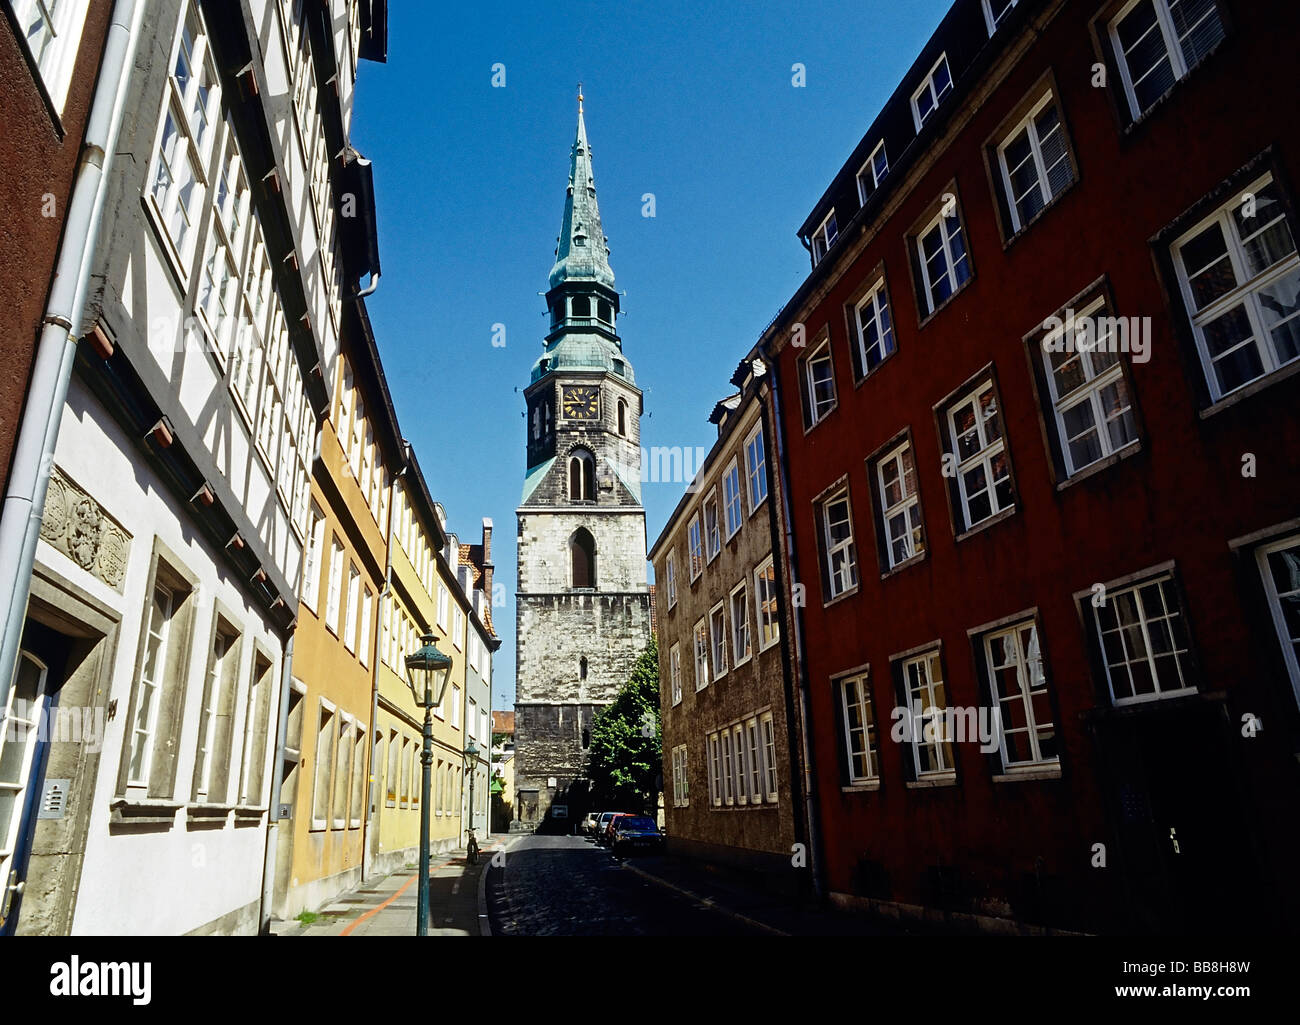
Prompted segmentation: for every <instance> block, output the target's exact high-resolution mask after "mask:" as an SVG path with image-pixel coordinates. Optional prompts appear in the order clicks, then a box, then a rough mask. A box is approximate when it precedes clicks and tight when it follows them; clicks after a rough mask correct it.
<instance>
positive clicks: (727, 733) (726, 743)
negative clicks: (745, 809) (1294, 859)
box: [720, 729, 736, 805]
mask: <svg viewBox="0 0 1300 1025" xmlns="http://www.w3.org/2000/svg"><path fill="white" fill-rule="evenodd" d="M720 739H721V741H722V745H721V746H722V801H723V803H724V804H728V805H731V804H735V803H736V777H735V775H734V774H733V772H732V765H733V764H734V762H735V760H736V759H735V757H734V752H733V751H732V743H731V730H729V729H726V730H723V731H722V733H721V734H720Z"/></svg>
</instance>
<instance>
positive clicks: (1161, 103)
mask: <svg viewBox="0 0 1300 1025" xmlns="http://www.w3.org/2000/svg"><path fill="white" fill-rule="evenodd" d="M1227 27H1228V26H1227V25H1225V26H1224V28H1225V30H1226V29H1227ZM1231 38H1232V37H1231V36H1230V35H1229V34H1228V32H1226V31H1225V33H1224V37H1223V38H1222V39H1220V40H1219V41H1218V42H1217V43H1215V44H1214V46H1213V47H1211V48H1210V50H1209V51H1208V52H1206V53H1205V54H1204V55H1203V56H1202V57H1201V59H1200V60H1198V61H1197V62H1196V63H1195V64H1193V65H1192V66H1191V67H1190V68H1188V69H1187V74H1185V75H1184V76H1183V77H1182V78H1178V79H1175V80H1174V83H1173V85H1171V86H1170V87H1169V88H1168V89H1166V90H1165V91H1164V92H1163V93H1162V94H1161V95H1160V97H1159V98H1158V99H1156V100H1153V101H1152V103H1151V106H1149V107H1147V109H1146V110H1144V111H1142V113H1141V114H1138V115H1137V116H1136V117H1134V118H1133V119H1132V120H1131V121H1129V123H1128V124H1127V125H1126V126H1125V128H1124V137H1125V138H1126V139H1129V138H1132V136H1133V134H1134V133H1136V132H1137V131H1138V130H1139V129H1141V128H1142V127H1143V126H1144V125H1146V123H1147V122H1148V121H1149V120H1151V118H1152V117H1154V116H1155V114H1156V112H1157V111H1159V110H1162V109H1163V108H1164V107H1166V106H1168V105H1169V102H1170V99H1171V98H1172V97H1173V96H1174V95H1175V94H1176V93H1177V92H1178V91H1179V89H1180V88H1181V87H1182V85H1183V83H1184V82H1186V81H1187V80H1188V79H1190V78H1191V77H1192V76H1193V75H1194V74H1196V72H1197V70H1198V69H1199V68H1201V67H1203V66H1204V65H1205V64H1207V63H1209V61H1210V60H1211V58H1213V57H1214V55H1215V54H1217V53H1218V52H1219V51H1220V50H1222V49H1223V47H1224V45H1225V44H1226V43H1227V42H1228V41H1229V40H1230V39H1231ZM1120 88H1121V90H1123V86H1122V84H1121V86H1120ZM1120 99H1121V100H1122V101H1123V105H1122V107H1121V110H1124V111H1127V112H1129V113H1130V114H1131V112H1132V106H1131V103H1130V101H1129V98H1128V93H1127V91H1121V93H1120Z"/></svg>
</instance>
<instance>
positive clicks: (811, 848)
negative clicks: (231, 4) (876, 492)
mask: <svg viewBox="0 0 1300 1025" xmlns="http://www.w3.org/2000/svg"><path fill="white" fill-rule="evenodd" d="M763 356H764V359H765V360H766V362H767V364H768V368H769V371H768V375H767V376H768V380H769V381H770V382H771V386H772V419H773V420H774V421H775V423H774V424H773V430H772V442H773V444H774V445H775V446H776V451H777V466H778V467H779V468H780V470H779V472H780V474H781V512H782V514H783V515H784V517H785V550H786V556H787V558H788V559H789V562H790V572H791V574H792V575H793V576H794V577H795V578H796V579H797V578H798V576H799V562H798V554H797V552H796V551H795V547H794V535H793V533H792V530H793V528H792V526H791V520H790V487H789V480H790V474H789V467H788V466H787V457H786V451H785V445H784V444H783V443H782V438H783V436H784V435H783V433H782V431H781V429H780V425H781V423H782V422H783V421H782V418H781V383H780V373H779V370H778V366H777V362H776V360H775V359H774V358H773V357H771V356H769V355H768V354H767V353H766V352H764V353H763ZM790 593H791V589H790V588H788V587H787V588H786V597H787V599H789V597H790ZM791 612H792V613H793V615H792V616H791V618H792V619H793V620H794V649H795V650H794V655H795V661H796V663H797V671H796V673H795V677H796V680H797V683H798V687H799V719H800V722H799V727H800V729H799V740H800V743H801V745H802V754H803V799H804V816H805V817H806V820H807V824H808V866H809V868H810V869H811V870H812V884H813V893H814V894H815V895H816V897H817V899H818V900H819V901H820V900H822V899H824V897H825V896H826V883H825V879H824V878H823V870H822V848H821V829H820V823H819V821H818V818H817V796H816V794H817V792H816V786H817V775H816V773H815V772H814V771H813V761H812V742H811V740H810V739H809V718H808V715H809V697H808V661H807V657H806V656H805V654H804V637H803V611H802V609H798V608H795V609H791Z"/></svg>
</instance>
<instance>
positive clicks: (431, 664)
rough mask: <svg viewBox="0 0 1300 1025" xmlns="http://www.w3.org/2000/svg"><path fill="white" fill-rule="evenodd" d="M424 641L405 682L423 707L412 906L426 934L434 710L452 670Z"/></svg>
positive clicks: (429, 638)
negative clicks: (416, 866)
mask: <svg viewBox="0 0 1300 1025" xmlns="http://www.w3.org/2000/svg"><path fill="white" fill-rule="evenodd" d="M423 640H424V645H423V646H422V647H421V648H420V650H419V651H417V652H416V653H415V654H414V655H407V656H406V684H407V686H408V687H410V688H411V696H412V697H414V698H415V703H416V705H417V706H418V707H420V708H423V709H424V751H423V753H422V754H421V755H420V765H421V766H423V772H422V773H421V779H420V788H421V789H420V879H419V889H418V891H417V893H418V894H419V897H418V899H417V901H416V910H415V935H417V936H427V935H429V789H430V782H431V780H432V774H433V710H434V708H436V707H437V706H438V705H441V704H442V697H443V694H445V693H446V690H447V677H448V676H449V675H450V674H451V656H450V655H444V654H443V653H442V652H441V651H439V650H438V645H437V643H436V642H435V640H434V637H433V634H432V633H430V632H428V631H426V632H425V634H424V637H423Z"/></svg>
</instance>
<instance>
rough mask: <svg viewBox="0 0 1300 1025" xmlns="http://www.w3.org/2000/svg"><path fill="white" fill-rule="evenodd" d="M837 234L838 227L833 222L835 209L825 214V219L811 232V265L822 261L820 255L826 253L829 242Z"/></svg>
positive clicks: (833, 239) (830, 242)
mask: <svg viewBox="0 0 1300 1025" xmlns="http://www.w3.org/2000/svg"><path fill="white" fill-rule="evenodd" d="M838 236H839V227H838V226H837V225H836V223H835V211H834V210H832V211H831V212H830V213H828V214H827V215H826V220H824V221H822V223H821V224H820V225H819V226H818V228H817V230H816V231H814V232H813V237H812V257H813V266H816V265H817V264H819V263H821V262H822V257H824V256H825V255H826V252H827V250H829V249H830V247H831V244H832V243H833V242H834V241H835V239H836V238H837V237H838Z"/></svg>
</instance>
